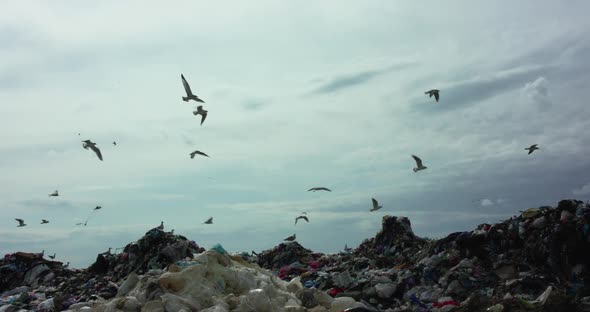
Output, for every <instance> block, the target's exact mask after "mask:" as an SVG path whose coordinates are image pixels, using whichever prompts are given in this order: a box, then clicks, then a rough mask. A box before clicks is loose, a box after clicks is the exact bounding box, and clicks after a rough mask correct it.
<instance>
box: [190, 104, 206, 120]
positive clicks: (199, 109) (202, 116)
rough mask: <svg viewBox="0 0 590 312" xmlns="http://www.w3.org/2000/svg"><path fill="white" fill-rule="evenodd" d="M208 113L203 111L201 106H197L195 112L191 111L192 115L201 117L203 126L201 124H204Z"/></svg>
mask: <svg viewBox="0 0 590 312" xmlns="http://www.w3.org/2000/svg"><path fill="white" fill-rule="evenodd" d="M208 112H209V111H208V110H205V109H203V105H199V106H197V110H196V111H193V115H195V116H197V115H201V125H203V122H205V118H207V113H208Z"/></svg>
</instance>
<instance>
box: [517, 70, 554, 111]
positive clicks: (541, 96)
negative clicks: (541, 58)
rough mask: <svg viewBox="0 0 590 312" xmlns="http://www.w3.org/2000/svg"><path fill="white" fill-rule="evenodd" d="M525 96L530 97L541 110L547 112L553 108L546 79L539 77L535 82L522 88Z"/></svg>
mask: <svg viewBox="0 0 590 312" xmlns="http://www.w3.org/2000/svg"><path fill="white" fill-rule="evenodd" d="M522 92H523V94H524V95H525V96H526V97H528V98H529V99H530V100H531V101H533V103H534V104H535V105H537V106H538V107H539V108H540V109H541V110H543V111H547V110H548V109H550V108H551V106H552V103H551V98H550V97H549V82H547V79H545V77H539V78H537V79H536V80H535V81H532V82H528V83H526V84H525V85H524V87H523V88H522Z"/></svg>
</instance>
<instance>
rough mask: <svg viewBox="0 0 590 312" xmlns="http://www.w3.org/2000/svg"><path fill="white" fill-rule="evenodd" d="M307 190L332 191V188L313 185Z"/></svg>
mask: <svg viewBox="0 0 590 312" xmlns="http://www.w3.org/2000/svg"><path fill="white" fill-rule="evenodd" d="M307 191H308V192H309V191H314V192H315V191H328V192H331V191H332V190H331V189H329V188H327V187H323V186H319V187H312V188H310V189H309V190H307Z"/></svg>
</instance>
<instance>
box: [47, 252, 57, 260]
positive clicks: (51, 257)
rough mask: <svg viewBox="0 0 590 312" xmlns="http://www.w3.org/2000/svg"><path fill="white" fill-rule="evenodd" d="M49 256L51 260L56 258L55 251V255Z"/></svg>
mask: <svg viewBox="0 0 590 312" xmlns="http://www.w3.org/2000/svg"><path fill="white" fill-rule="evenodd" d="M48 257H49V258H50V259H51V260H53V259H55V252H54V253H53V255H48Z"/></svg>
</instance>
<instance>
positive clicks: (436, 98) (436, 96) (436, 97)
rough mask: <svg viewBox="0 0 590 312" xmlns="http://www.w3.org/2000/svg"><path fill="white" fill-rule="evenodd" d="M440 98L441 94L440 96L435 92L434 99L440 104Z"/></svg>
mask: <svg viewBox="0 0 590 312" xmlns="http://www.w3.org/2000/svg"><path fill="white" fill-rule="evenodd" d="M438 97H439V94H438V92H434V99H435V100H436V101H437V102H438Z"/></svg>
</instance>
